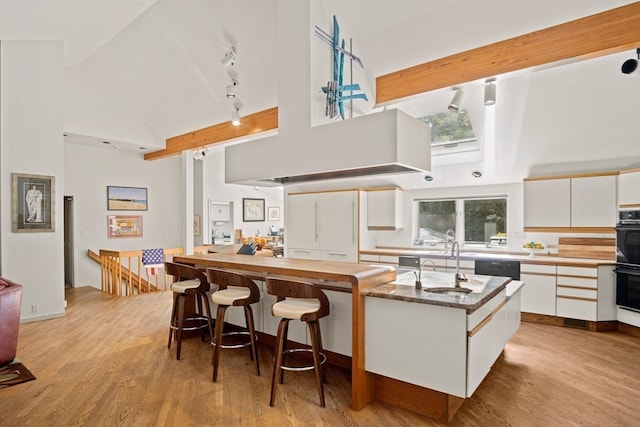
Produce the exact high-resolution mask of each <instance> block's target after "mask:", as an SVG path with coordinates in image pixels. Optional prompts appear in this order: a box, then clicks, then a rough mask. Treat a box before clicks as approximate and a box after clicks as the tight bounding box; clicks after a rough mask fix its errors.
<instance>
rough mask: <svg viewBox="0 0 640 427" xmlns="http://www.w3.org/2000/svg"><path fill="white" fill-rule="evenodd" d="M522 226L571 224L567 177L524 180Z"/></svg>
mask: <svg viewBox="0 0 640 427" xmlns="http://www.w3.org/2000/svg"><path fill="white" fill-rule="evenodd" d="M524 226H525V227H570V226H571V180H570V179H569V178H562V179H541V180H537V179H536V180H525V181H524Z"/></svg>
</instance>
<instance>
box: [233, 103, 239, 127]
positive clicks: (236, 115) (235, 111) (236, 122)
mask: <svg viewBox="0 0 640 427" xmlns="http://www.w3.org/2000/svg"><path fill="white" fill-rule="evenodd" d="M240 107H241V105H240V103H239V102H234V103H233V111H232V112H231V124H232V125H234V126H240Z"/></svg>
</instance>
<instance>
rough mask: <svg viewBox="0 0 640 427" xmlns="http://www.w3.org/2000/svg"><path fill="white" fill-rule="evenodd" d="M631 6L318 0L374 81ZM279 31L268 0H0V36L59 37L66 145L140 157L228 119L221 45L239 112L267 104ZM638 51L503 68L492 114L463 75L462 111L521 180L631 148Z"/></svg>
mask: <svg viewBox="0 0 640 427" xmlns="http://www.w3.org/2000/svg"><path fill="white" fill-rule="evenodd" d="M630 3H634V2H632V1H623V0H608V1H600V0H565V1H562V2H558V1H555V0H539V1H537V2H531V1H528V0H510V1H505V0H485V1H482V2H469V1H465V0H431V1H422V0H396V1H393V2H386V1H376V2H371V1H367V0H350V1H343V0H321V4H322V6H323V8H324V9H325V10H326V11H327V12H328V13H329V14H335V15H336V16H337V17H338V19H339V20H340V24H341V28H342V29H343V33H344V34H346V35H347V36H348V37H350V38H351V39H352V40H353V46H354V52H357V53H358V56H359V57H361V58H362V59H363V62H364V64H365V71H366V73H367V75H369V76H370V82H371V85H370V86H372V82H373V81H374V79H375V77H378V76H381V75H383V74H387V73H391V72H394V71H397V70H400V69H403V68H407V67H410V66H413V65H416V64H421V63H424V62H427V61H431V60H434V59H437V58H441V57H445V56H448V55H451V54H454V53H456V52H461V51H464V50H468V49H472V48H475V47H478V46H482V45H486V44H490V43H494V42H497V41H500V40H504V39H507V38H510V37H515V36H518V35H520V34H525V33H528V32H532V31H536V30H540V29H543V28H546V27H550V26H553V25H557V24H560V23H562V22H567V21H570V20H573V19H577V18H581V17H584V16H588V15H592V14H595V13H598V12H601V11H604V10H608V9H612V8H615V7H618V6H622V5H626V4H630ZM620 30H621V31H640V29H637V28H636V29H634V28H621V29H620ZM277 31H278V22H277V1H276V0H243V1H238V0H210V1H203V0H84V1H74V0H0V40H25V39H26V40H30V39H31V40H42V39H46V40H64V43H65V58H64V59H65V79H66V81H65V96H66V98H65V103H64V128H65V132H67V133H68V135H69V137H68V138H67V142H78V143H91V144H101V143H102V141H103V140H107V141H112V142H114V143H115V144H119V145H121V146H122V147H123V148H133V149H136V150H138V147H140V146H143V147H146V151H145V152H150V151H154V150H158V149H162V148H164V146H165V141H166V139H167V138H170V137H173V136H176V135H180V134H184V133H188V132H191V131H194V130H197V129H201V128H205V127H208V126H211V125H215V124H217V123H221V122H226V121H228V120H230V115H231V111H232V109H233V107H232V102H231V101H229V100H228V99H227V98H226V96H225V86H226V85H228V84H229V81H230V79H229V75H228V70H227V69H226V68H225V67H224V66H223V65H222V64H221V63H220V58H221V57H222V56H223V55H224V53H225V52H226V51H227V50H228V49H229V47H230V46H235V47H237V49H238V54H237V63H236V65H235V66H234V68H235V70H236V73H237V79H238V81H239V85H238V87H237V89H236V92H237V95H238V98H237V99H239V100H240V101H241V103H242V109H241V114H243V115H246V114H251V113H255V112H259V111H263V110H266V109H269V108H271V107H275V106H277V105H278V99H277V98H278V96H277V80H278V79H277V69H278V58H279V53H278V51H277V43H276V38H277ZM634 56H635V52H633V51H632V50H630V51H629V52H626V53H625V52H623V53H617V54H614V55H610V56H606V57H603V58H599V59H592V60H587V61H579V62H574V63H571V64H563V65H562V66H553V67H549V68H544V69H536V70H527V71H524V72H520V73H513V74H512V75H509V76H502V77H499V78H498V102H497V104H496V106H495V110H494V111H492V112H491V113H489V114H488V113H487V112H486V110H485V107H484V106H483V105H482V102H481V98H482V95H481V91H482V85H481V84H477V83H476V84H474V83H473V82H470V83H469V84H468V85H467V87H465V92H466V97H465V99H466V104H465V108H467V110H468V111H469V114H470V116H471V117H472V120H474V127H475V128H476V132H480V133H481V134H486V132H491V134H492V135H495V141H496V143H495V146H494V147H492V148H491V149H492V150H493V151H494V152H495V153H496V154H495V156H494V157H492V160H491V162H492V163H493V165H492V167H494V168H496V166H498V167H502V168H505V169H508V170H513V173H515V175H518V173H520V174H522V173H523V172H522V170H525V172H524V174H525V175H526V174H528V173H530V172H531V170H533V169H535V168H536V167H538V168H541V167H543V166H544V165H551V164H556V163H561V162H565V163H566V162H572V163H581V162H593V161H594V160H597V159H611V160H612V161H613V160H615V159H616V158H624V157H626V158H631V157H630V156H629V154H631V156H636V158H638V157H640V151H638V150H639V148H638V147H640V144H638V136H637V126H636V125H635V121H636V120H637V118H638V117H639V116H640V79H639V78H638V77H637V76H632V77H630V76H626V75H622V74H621V73H620V65H621V63H622V62H623V61H624V60H625V59H629V58H632V57H634ZM290 65H291V72H292V73H293V72H295V71H296V66H295V64H290ZM633 77H635V80H634V79H633ZM369 90H373V88H372V87H369ZM450 97H451V90H450V89H443V90H436V91H432V92H429V93H426V94H425V95H424V96H421V97H419V98H418V99H414V100H412V101H410V102H403V103H399V104H397V105H394V106H395V107H397V108H399V109H402V110H404V111H405V112H407V113H409V114H411V115H413V116H416V117H418V116H422V115H427V114H433V113H436V112H440V111H442V110H444V109H445V108H446V105H447V104H448V102H449V100H450ZM474 99H476V100H477V102H473V101H472V100H474ZM365 112H366V111H365ZM487 126H490V127H491V129H487V128H486V127H487ZM612 141H615V144H614V145H615V147H616V148H615V150H613V151H612V150H611V142H612ZM585 144H586V145H587V147H588V149H585ZM478 161H480V162H484V164H485V166H486V162H487V160H486V159H485V160H478ZM496 164H497V165H496ZM437 167H438V166H437V165H436V168H437ZM442 173H443V174H445V173H446V172H444V171H443V172H442ZM450 173H452V174H454V173H457V172H456V169H455V168H453V169H451V172H450ZM502 179H504V178H502Z"/></svg>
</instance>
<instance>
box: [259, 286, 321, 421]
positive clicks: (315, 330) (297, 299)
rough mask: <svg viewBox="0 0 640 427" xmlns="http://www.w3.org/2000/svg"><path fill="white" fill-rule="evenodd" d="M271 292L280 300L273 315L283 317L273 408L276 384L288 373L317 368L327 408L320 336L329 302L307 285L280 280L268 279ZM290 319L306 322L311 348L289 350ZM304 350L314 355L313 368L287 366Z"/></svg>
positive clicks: (280, 328)
mask: <svg viewBox="0 0 640 427" xmlns="http://www.w3.org/2000/svg"><path fill="white" fill-rule="evenodd" d="M267 292H268V293H269V294H271V295H275V296H276V298H277V301H276V302H275V303H274V304H273V305H272V306H271V314H273V315H274V316H278V317H282V319H281V320H280V323H279V325H278V335H277V338H276V349H275V360H274V362H273V375H272V377H271V399H270V401H269V405H270V406H273V405H274V403H275V395H276V382H280V384H282V382H283V380H284V371H303V370H311V369H314V370H315V373H316V382H317V385H318V394H319V395H320V406H322V407H323V408H324V406H325V402H324V383H325V382H326V379H325V371H324V363H325V362H326V360H327V357H326V356H325V354H324V353H323V352H322V336H321V333H320V319H321V318H322V317H325V316H327V315H329V300H328V298H327V296H326V295H325V293H324V292H322V290H321V289H320V288H319V287H317V286H314V285H312V284H311V283H306V282H297V281H291V280H283V279H276V278H270V277H268V278H267ZM290 320H300V321H302V322H306V324H307V326H308V328H309V335H310V336H311V349H290V350H287V333H288V329H289V321H290ZM300 351H308V352H311V354H312V357H313V365H309V366H292V365H287V364H286V360H285V359H286V356H287V355H288V354H291V353H294V352H300Z"/></svg>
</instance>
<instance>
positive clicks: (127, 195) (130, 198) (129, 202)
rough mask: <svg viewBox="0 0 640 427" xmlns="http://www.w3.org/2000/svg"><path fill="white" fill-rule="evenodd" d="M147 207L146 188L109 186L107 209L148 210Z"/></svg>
mask: <svg viewBox="0 0 640 427" xmlns="http://www.w3.org/2000/svg"><path fill="white" fill-rule="evenodd" d="M147 209H148V203H147V189H146V188H144V187H117V186H112V185H109V186H107V210H110V211H146V210H147Z"/></svg>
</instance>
